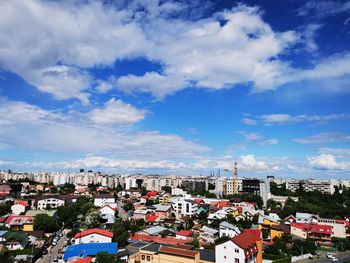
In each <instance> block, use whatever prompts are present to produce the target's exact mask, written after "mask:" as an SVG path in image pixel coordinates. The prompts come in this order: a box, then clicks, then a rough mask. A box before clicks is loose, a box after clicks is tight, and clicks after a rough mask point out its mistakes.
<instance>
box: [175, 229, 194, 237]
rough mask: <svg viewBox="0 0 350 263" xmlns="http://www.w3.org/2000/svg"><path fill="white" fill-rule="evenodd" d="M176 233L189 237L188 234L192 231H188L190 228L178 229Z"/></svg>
mask: <svg viewBox="0 0 350 263" xmlns="http://www.w3.org/2000/svg"><path fill="white" fill-rule="evenodd" d="M176 235H179V236H184V237H190V236H192V231H190V230H180V231H179V232H177V233H176Z"/></svg>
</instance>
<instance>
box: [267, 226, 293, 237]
mask: <svg viewBox="0 0 350 263" xmlns="http://www.w3.org/2000/svg"><path fill="white" fill-rule="evenodd" d="M285 234H290V226H289V225H272V226H270V238H271V239H274V238H279V237H282V236H283V235H285Z"/></svg>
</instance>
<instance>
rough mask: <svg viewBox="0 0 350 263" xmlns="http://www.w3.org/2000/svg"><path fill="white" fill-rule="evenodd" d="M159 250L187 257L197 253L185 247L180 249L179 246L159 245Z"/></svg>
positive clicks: (194, 255)
mask: <svg viewBox="0 0 350 263" xmlns="http://www.w3.org/2000/svg"><path fill="white" fill-rule="evenodd" d="M159 252H163V253H166V254H173V255H178V256H183V257H189V258H194V257H196V255H197V254H198V253H199V252H198V251H192V250H186V249H180V248H173V247H161V248H160V249H159Z"/></svg>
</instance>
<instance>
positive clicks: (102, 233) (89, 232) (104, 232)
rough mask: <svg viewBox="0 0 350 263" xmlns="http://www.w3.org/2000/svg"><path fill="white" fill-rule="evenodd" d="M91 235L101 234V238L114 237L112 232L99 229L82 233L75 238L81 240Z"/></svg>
mask: <svg viewBox="0 0 350 263" xmlns="http://www.w3.org/2000/svg"><path fill="white" fill-rule="evenodd" d="M91 234H99V235H101V236H106V237H111V238H112V237H113V233H112V232H109V231H107V230H103V229H99V228H92V229H88V230H85V231H82V232H80V233H77V234H76V235H75V236H74V238H81V237H84V236H88V235H91Z"/></svg>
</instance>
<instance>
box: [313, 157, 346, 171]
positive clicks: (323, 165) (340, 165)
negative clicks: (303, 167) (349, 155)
mask: <svg viewBox="0 0 350 263" xmlns="http://www.w3.org/2000/svg"><path fill="white" fill-rule="evenodd" d="M307 161H308V164H309V166H310V167H312V168H314V169H318V170H346V169H350V162H337V161H336V159H335V157H334V156H333V155H332V154H320V155H318V156H315V157H309V158H307Z"/></svg>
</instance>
